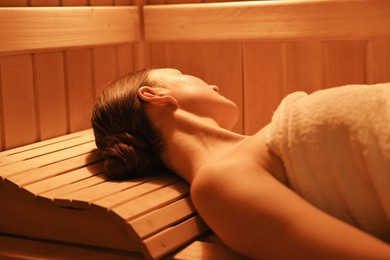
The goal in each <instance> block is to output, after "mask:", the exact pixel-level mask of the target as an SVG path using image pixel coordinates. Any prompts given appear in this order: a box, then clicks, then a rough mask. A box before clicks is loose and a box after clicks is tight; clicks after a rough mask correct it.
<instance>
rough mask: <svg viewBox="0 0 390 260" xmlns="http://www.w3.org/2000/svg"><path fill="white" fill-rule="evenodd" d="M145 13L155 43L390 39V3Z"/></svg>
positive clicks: (224, 6)
mask: <svg viewBox="0 0 390 260" xmlns="http://www.w3.org/2000/svg"><path fill="white" fill-rule="evenodd" d="M144 11H145V14H144V17H145V38H146V40H147V41H151V42H157V41H201V40H219V41H220V40H254V39H256V40H259V39H264V40H272V39H281V38H283V39H297V38H298V39H356V38H362V37H383V36H390V15H389V14H390V2H389V1H387V0H365V1H354V0H340V1H325V0H323V1H321V0H320V1H312V0H309V1H307V0H306V1H303V0H301V1H261V2H259V1H253V2H242V3H240V2H235V3H211V4H207V5H205V4H186V5H160V6H145V8H144Z"/></svg>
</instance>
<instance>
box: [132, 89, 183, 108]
mask: <svg viewBox="0 0 390 260" xmlns="http://www.w3.org/2000/svg"><path fill="white" fill-rule="evenodd" d="M138 97H139V98H141V99H142V100H143V101H145V102H148V103H149V104H153V105H157V106H167V105H175V106H176V105H177V101H176V99H175V98H174V97H172V96H171V95H169V94H164V93H161V92H160V91H158V89H156V88H152V87H149V86H142V87H140V88H139V89H138Z"/></svg>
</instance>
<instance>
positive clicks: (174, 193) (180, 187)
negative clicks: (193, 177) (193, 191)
mask: <svg viewBox="0 0 390 260" xmlns="http://www.w3.org/2000/svg"><path fill="white" fill-rule="evenodd" d="M188 193H189V187H188V184H187V183H185V182H178V183H175V184H173V185H170V186H167V187H164V188H162V189H159V190H157V191H155V192H152V193H148V194H146V195H144V196H142V197H139V198H137V199H134V200H132V201H129V202H128V203H125V204H121V205H119V206H118V207H114V208H113V209H112V210H111V211H110V213H111V214H112V215H113V216H114V217H117V218H118V217H119V218H120V219H125V220H131V219H133V218H136V217H139V216H140V215H142V214H146V213H148V212H150V211H152V210H154V209H155V208H157V207H162V206H165V205H168V204H170V203H172V202H174V201H176V200H178V199H181V198H183V197H185V196H187V195H188Z"/></svg>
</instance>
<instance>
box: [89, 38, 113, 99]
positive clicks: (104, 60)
mask: <svg viewBox="0 0 390 260" xmlns="http://www.w3.org/2000/svg"><path fill="white" fill-rule="evenodd" d="M92 53H93V58H92V61H93V64H92V66H93V77H94V78H93V79H94V90H95V91H94V94H95V95H96V94H98V93H99V92H100V91H101V90H102V88H103V87H104V86H105V85H106V84H108V83H110V82H111V81H112V80H114V79H115V78H116V77H117V68H116V48H115V46H105V47H96V48H94V49H93V51H92Z"/></svg>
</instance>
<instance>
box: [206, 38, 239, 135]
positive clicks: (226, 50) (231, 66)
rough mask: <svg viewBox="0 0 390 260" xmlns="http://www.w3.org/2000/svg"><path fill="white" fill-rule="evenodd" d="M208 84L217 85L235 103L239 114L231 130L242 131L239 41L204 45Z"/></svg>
mask: <svg viewBox="0 0 390 260" xmlns="http://www.w3.org/2000/svg"><path fill="white" fill-rule="evenodd" d="M206 53H207V54H206V57H207V58H206V59H207V76H206V79H205V80H206V82H207V83H208V84H213V85H217V86H218V87H219V89H220V92H221V94H222V95H223V96H225V97H226V98H228V99H230V100H232V101H233V102H234V103H235V104H237V106H238V108H239V110H240V115H239V120H238V122H237V124H236V126H235V127H234V129H233V131H235V132H238V133H243V132H244V126H243V113H242V112H243V91H242V90H243V84H242V83H243V82H242V76H243V75H242V51H241V44H240V43H210V44H207V45H206Z"/></svg>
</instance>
